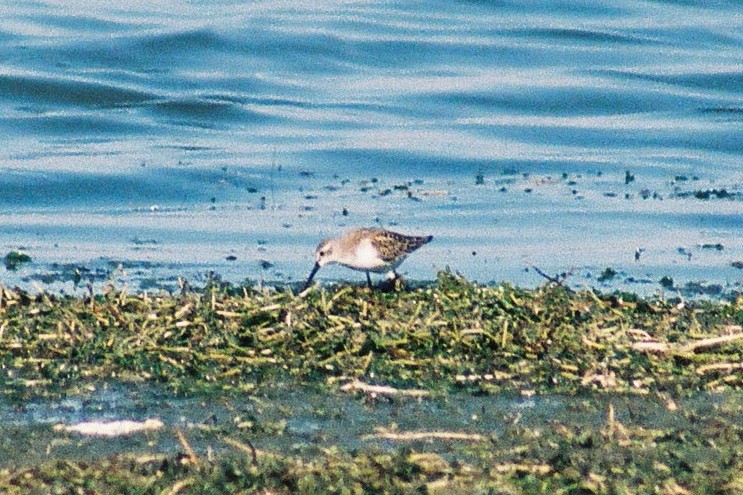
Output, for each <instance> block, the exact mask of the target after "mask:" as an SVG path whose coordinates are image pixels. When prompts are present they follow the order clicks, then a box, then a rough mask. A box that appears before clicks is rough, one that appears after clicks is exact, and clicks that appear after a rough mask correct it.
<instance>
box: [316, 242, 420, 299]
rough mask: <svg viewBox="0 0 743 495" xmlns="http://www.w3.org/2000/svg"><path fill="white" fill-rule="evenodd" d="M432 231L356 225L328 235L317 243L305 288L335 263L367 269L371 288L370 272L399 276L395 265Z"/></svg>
mask: <svg viewBox="0 0 743 495" xmlns="http://www.w3.org/2000/svg"><path fill="white" fill-rule="evenodd" d="M431 239H433V236H432V235H428V236H423V237H418V236H409V235H403V234H398V233H397V232H392V231H390V230H384V229H374V228H370V229H354V230H350V231H348V232H346V233H345V234H343V235H342V236H341V237H337V238H335V239H326V240H324V241H322V242H321V243H320V245H319V246H317V250H316V251H315V266H314V267H313V268H312V272H310V276H309V277H308V278H307V283H306V284H305V288H307V287H309V286H310V284H311V283H312V279H313V277H314V276H315V274H316V273H317V271H318V270H319V269H320V268H321V267H323V266H325V265H330V264H333V263H337V264H339V265H343V266H345V267H347V268H351V269H352V270H358V271H361V272H366V281H367V283H368V284H369V288H372V282H371V277H370V276H369V272H374V273H384V272H386V271H390V272H391V273H392V275H394V276H395V277H397V273H396V272H395V268H397V267H398V266H400V263H402V262H403V261H404V260H405V257H406V256H407V255H408V254H410V253H412V252H413V251H415V250H416V249H418V248H419V247H421V246H422V245H424V244H426V243H428V242H431Z"/></svg>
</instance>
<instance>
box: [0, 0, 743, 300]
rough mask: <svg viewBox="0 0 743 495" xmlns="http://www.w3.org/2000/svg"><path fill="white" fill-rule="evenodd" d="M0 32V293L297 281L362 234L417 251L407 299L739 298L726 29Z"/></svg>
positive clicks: (442, 17) (101, 18)
mask: <svg viewBox="0 0 743 495" xmlns="http://www.w3.org/2000/svg"><path fill="white" fill-rule="evenodd" d="M127 5H129V4H127ZM4 10H5V12H4V14H3V17H2V20H0V40H2V43H1V44H0V115H2V117H0V119H1V120H0V125H2V130H3V133H2V134H3V143H4V146H3V147H2V149H0V171H1V172H2V173H0V191H1V193H0V250H1V251H0V252H1V253H3V254H4V253H6V252H8V251H10V250H17V249H22V250H23V251H25V252H26V253H28V254H29V255H30V256H31V257H32V259H33V262H32V263H31V264H28V265H24V266H22V267H20V268H19V269H18V270H17V271H5V272H4V273H3V274H2V280H3V281H4V283H6V284H10V285H14V284H21V285H23V286H25V287H29V288H32V289H34V288H35V289H38V288H47V289H51V290H63V291H66V292H73V291H76V290H78V291H79V290H85V288H84V282H85V281H86V280H88V279H92V280H93V281H94V285H95V287H100V286H101V284H103V283H106V281H107V280H108V279H114V280H116V281H117V282H120V283H122V284H126V285H130V286H133V287H134V288H135V289H156V288H159V287H163V286H164V287H166V288H173V287H175V286H176V280H177V277H178V276H183V277H185V278H188V279H190V280H192V281H195V282H198V281H200V280H202V279H203V276H204V273H206V272H208V271H215V272H217V273H220V274H222V276H223V277H224V278H225V279H227V280H230V281H233V282H239V281H242V280H244V279H245V278H250V279H252V280H268V281H278V282H285V281H295V280H299V279H302V278H303V277H305V276H306V275H307V272H308V271H309V269H310V267H311V265H312V262H313V260H312V252H313V250H314V247H315V245H316V244H317V242H318V241H319V239H321V238H323V237H327V236H330V235H334V234H337V233H339V232H340V231H342V230H344V229H345V228H347V227H351V226H359V225H374V224H378V225H382V226H385V227H392V228H395V229H397V230H399V231H402V232H408V233H414V234H433V235H434V237H435V241H434V242H433V243H431V244H430V245H428V246H426V247H425V248H423V249H422V250H421V251H420V253H416V254H415V255H413V256H411V257H410V258H409V259H408V261H406V263H405V264H404V265H403V266H402V267H401V271H402V272H403V274H405V275H407V276H408V277H410V278H415V279H423V280H426V279H432V278H434V277H435V273H436V271H437V270H440V269H443V268H444V267H446V266H450V267H451V268H452V269H454V270H457V271H460V272H461V273H463V274H464V275H466V276H467V277H468V278H471V279H474V280H478V281H482V282H489V281H500V280H509V281H512V282H515V283H518V284H522V285H536V284H538V283H541V282H542V281H543V279H542V278H541V277H540V276H539V275H538V274H536V273H535V272H534V271H533V270H527V269H526V268H527V267H528V266H529V265H530V264H534V265H536V266H538V267H540V268H541V269H542V270H544V271H546V272H548V273H550V274H556V273H561V272H571V273H572V276H571V277H570V278H569V279H568V281H569V283H570V284H571V285H573V286H576V287H579V286H582V285H587V286H597V287H604V288H615V287H619V288H629V289H631V290H636V291H639V292H644V293H653V292H656V291H658V290H660V286H659V284H658V282H659V280H660V279H661V277H663V276H668V277H671V278H672V279H673V280H674V283H675V287H678V288H683V287H684V286H685V284H686V283H687V282H689V281H697V280H703V281H705V282H706V283H709V284H714V285H716V286H719V289H720V290H721V291H722V292H730V291H740V286H741V278H742V276H743V272H742V271H741V270H740V269H737V268H735V267H733V266H731V263H733V262H737V261H741V260H743V235H742V234H743V166H741V164H742V163H743V160H742V158H743V139H741V136H743V34H742V33H743V5H741V4H739V3H729V2H705V3H704V4H703V5H702V6H696V5H692V4H689V3H687V2H675V1H648V2H644V1H642V2H641V1H627V2H621V3H618V4H617V3H615V2H586V1H579V0H575V1H560V2H551V1H550V2H527V3H521V2H512V1H502V2H477V1H462V2H450V1H448V2H443V1H441V2H433V3H431V2H425V3H424V2H392V3H390V2H373V1H359V2H295V1H292V2H281V1H274V0H271V1H268V2H264V1H257V2H249V3H245V2H234V1H227V0H225V1H220V2H203V3H201V2H167V4H165V3H159V2H153V3H147V2H144V3H136V4H133V6H124V5H123V4H121V3H120V2H112V1H108V0H97V1H94V2H91V3H89V5H88V7H87V8H86V9H85V10H81V9H80V8H79V4H78V3H76V2H43V1H41V2H40V1H19V2H13V5H12V6H10V5H9V6H7V7H6V8H5V9H4ZM395 186H397V187H395ZM723 190H724V193H723ZM344 211H345V212H346V214H344ZM718 245H719V246H721V249H720V248H718ZM637 249H642V251H641V252H640V259H639V260H638V261H635V252H636V250H637ZM228 258H230V259H228ZM233 258H234V259H233ZM120 265H121V268H122V269H119V268H118V267H119V266H120ZM607 267H611V268H613V269H614V270H616V271H617V275H616V276H615V277H614V278H612V279H610V280H606V281H599V280H598V278H599V276H600V274H601V273H602V272H603V271H604V269H605V268H607ZM318 278H319V279H320V280H323V279H324V280H326V281H327V280H328V279H348V280H353V281H362V280H363V275H361V274H354V273H350V272H347V271H345V270H343V269H341V268H337V269H336V268H328V269H325V270H323V271H321V272H320V273H319V275H318ZM81 281H82V283H80V282H81ZM75 282H78V284H77V285H76V284H75ZM715 290H716V289H715ZM672 292H675V290H672ZM712 292H714V290H713V291H712Z"/></svg>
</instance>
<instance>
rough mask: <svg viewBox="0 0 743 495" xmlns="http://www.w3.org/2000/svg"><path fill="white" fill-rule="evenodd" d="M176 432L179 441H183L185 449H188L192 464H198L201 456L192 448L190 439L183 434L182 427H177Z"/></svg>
mask: <svg viewBox="0 0 743 495" xmlns="http://www.w3.org/2000/svg"><path fill="white" fill-rule="evenodd" d="M175 434H176V436H177V437H178V441H179V442H181V445H182V446H183V450H185V451H186V455H187V456H188V460H189V461H190V462H191V464H193V465H194V466H197V465H198V464H199V458H198V457H197V456H196V452H194V451H193V449H192V448H191V444H189V443H188V440H186V436H185V435H184V434H183V432H182V431H181V430H180V428H176V429H175Z"/></svg>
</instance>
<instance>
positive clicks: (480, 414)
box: [0, 383, 743, 469]
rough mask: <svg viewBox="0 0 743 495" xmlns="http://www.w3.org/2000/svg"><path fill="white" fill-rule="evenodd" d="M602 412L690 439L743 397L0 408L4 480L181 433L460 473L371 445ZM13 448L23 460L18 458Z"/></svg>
mask: <svg viewBox="0 0 743 495" xmlns="http://www.w3.org/2000/svg"><path fill="white" fill-rule="evenodd" d="M609 404H612V405H613V406H614V408H615V410H616V420H617V421H618V422H620V423H621V424H622V425H623V426H624V427H626V428H630V429H631V428H641V429H650V430H651V431H659V430H661V431H662V430H666V429H667V430H674V429H682V430H684V429H685V430H687V432H689V434H690V435H691V434H692V433H690V431H691V430H693V429H694V428H695V426H694V425H703V424H725V423H724V422H725V421H727V422H729V423H730V424H733V423H734V422H735V418H736V417H739V416H740V411H741V407H743V395H741V393H739V392H731V393H724V394H723V393H698V394H694V395H693V396H691V397H688V398H683V399H678V409H668V408H667V407H666V405H665V404H664V403H663V401H662V400H660V399H658V398H657V397H650V396H622V395H608V396H607V395H606V394H586V395H583V396H578V397H574V396H561V395H552V396H549V397H546V396H545V397H540V396H535V397H532V398H528V399H526V398H522V397H517V396H513V395H510V396H509V395H507V394H505V395H499V396H470V395H464V394H452V395H450V396H448V397H447V398H437V399H423V400H416V399H404V398H399V397H398V398H395V399H394V400H392V399H377V400H371V399H369V398H367V399H363V398H361V397H356V396H353V395H347V394H337V393H328V392H324V393H323V392H319V391H313V390H310V389H308V388H306V387H305V388H297V387H293V386H291V385H289V386H287V385H286V384H281V383H277V384H274V386H272V387H271V391H270V392H264V393H260V394H256V395H243V396H239V397H236V396H227V397H225V396H210V395H193V396H191V397H185V398H184V397H179V396H174V395H173V394H171V393H169V392H168V391H166V390H163V389H162V388H159V387H158V386H156V385H151V384H130V385H120V384H119V385H116V384H107V385H104V386H102V387H101V388H100V389H97V390H93V391H89V392H87V393H85V394H83V395H82V396H80V397H73V398H67V399H63V400H59V401H52V400H32V401H27V402H25V403H23V404H20V405H19V404H9V403H6V402H5V401H3V400H0V433H2V435H0V469H4V468H9V467H10V468H18V467H24V466H32V465H35V464H38V463H40V462H44V461H49V460H53V459H63V460H68V461H69V460H79V459H87V460H97V459H101V458H106V457H111V456H113V455H116V454H118V455H126V454H140V455H153V454H155V453H163V454H172V453H173V452H177V451H181V450H182V447H181V445H180V444H179V442H178V439H177V436H176V433H175V432H176V430H180V431H182V432H184V433H185V435H186V437H187V438H188V440H189V443H190V445H191V446H192V447H193V449H194V450H195V451H196V452H197V453H198V455H200V456H204V455H205V453H206V452H214V453H216V454H220V455H221V454H226V453H234V452H235V451H234V448H233V447H231V446H230V445H228V444H226V443H225V442H224V440H223V439H224V437H225V436H226V437H230V438H235V439H239V438H249V439H250V441H251V442H252V443H254V444H255V446H256V447H257V448H258V449H262V450H269V451H274V452H275V451H279V452H284V453H291V454H292V455H299V456H303V457H307V458H313V456H315V455H316V452H317V449H329V448H334V447H335V448H339V449H341V450H342V451H351V452H362V451H368V450H369V449H373V448H378V449H383V450H388V451H394V450H397V449H399V448H400V447H401V446H403V445H409V446H412V448H413V449H414V450H423V451H426V452H439V453H440V454H442V455H444V456H446V457H451V458H452V459H455V460H459V461H462V460H465V461H466V460H467V458H468V456H470V455H472V453H471V452H470V453H467V452H466V450H461V449H457V448H455V447H453V446H452V444H451V443H449V442H441V441H434V440H421V441H416V442H412V443H400V442H395V441H392V440H388V439H384V438H375V437H374V433H375V431H376V430H377V429H379V428H382V429H387V430H398V431H400V432H430V431H444V432H446V431H452V432H458V433H468V434H479V435H483V436H485V437H495V438H499V437H502V436H506V435H505V433H506V432H507V431H509V430H510V429H512V428H514V427H516V425H518V428H527V429H530V430H534V431H535V432H544V431H549V430H552V429H554V428H555V425H556V424H563V425H565V426H567V427H569V428H575V429H576V430H577V431H585V430H586V428H595V429H600V428H603V427H604V426H605V425H606V422H607V411H608V408H609ZM558 418H559V419H558ZM147 419H158V420H160V421H161V422H162V424H163V426H164V427H163V428H162V429H160V430H158V431H156V432H150V433H147V434H143V433H139V434H133V435H126V436H123V437H117V438H114V439H111V438H100V437H91V436H82V435H79V434H76V433H63V432H59V431H57V430H55V426H57V425H59V426H62V425H64V426H73V427H74V426H75V425H79V424H81V423H88V422H96V423H110V422H112V421H119V420H132V421H137V422H143V421H145V420H147ZM721 422H722V423H721ZM537 434H538V433H537ZM500 441H504V442H508V441H509V440H507V439H506V440H501V439H499V442H500ZM511 441H512V440H511ZM18 445H23V446H24V448H23V449H22V450H20V451H19V449H18ZM705 454H706V455H709V452H705Z"/></svg>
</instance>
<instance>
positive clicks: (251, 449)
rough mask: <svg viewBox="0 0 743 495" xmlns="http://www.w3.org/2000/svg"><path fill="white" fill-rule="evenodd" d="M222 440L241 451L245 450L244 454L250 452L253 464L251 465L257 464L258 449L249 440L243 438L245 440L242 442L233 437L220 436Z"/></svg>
mask: <svg viewBox="0 0 743 495" xmlns="http://www.w3.org/2000/svg"><path fill="white" fill-rule="evenodd" d="M222 440H223V441H224V442H225V443H226V444H229V445H230V446H231V447H234V448H235V449H237V450H239V451H241V452H245V453H246V454H250V455H251V456H252V458H253V459H252V460H251V463H252V464H253V466H257V465H258V451H257V450H256V448H255V447H254V446H253V444H252V443H251V442H250V440H245V442H244V443H243V442H240V441H238V440H235V439H234V438H230V437H225V436H223V437H222Z"/></svg>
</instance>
